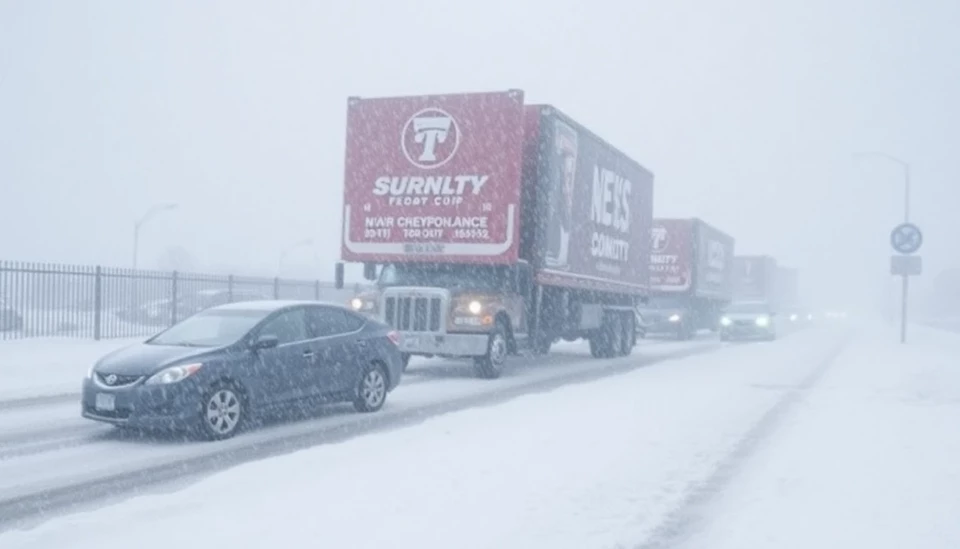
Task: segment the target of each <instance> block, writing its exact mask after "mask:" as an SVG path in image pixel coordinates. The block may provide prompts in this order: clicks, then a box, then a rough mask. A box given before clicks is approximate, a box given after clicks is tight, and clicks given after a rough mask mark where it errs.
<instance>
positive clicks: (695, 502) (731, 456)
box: [633, 332, 852, 549]
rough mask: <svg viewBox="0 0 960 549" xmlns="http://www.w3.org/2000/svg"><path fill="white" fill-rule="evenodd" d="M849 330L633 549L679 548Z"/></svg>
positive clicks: (814, 379) (847, 338) (811, 383)
mask: <svg viewBox="0 0 960 549" xmlns="http://www.w3.org/2000/svg"><path fill="white" fill-rule="evenodd" d="M851 339H852V337H851V334H850V333H849V332H848V333H846V334H844V336H843V337H842V338H841V340H840V342H838V343H837V344H836V345H834V346H833V347H832V348H831V349H830V351H829V352H828V353H827V355H826V357H824V358H823V359H822V360H821V361H820V363H819V364H818V365H817V366H816V367H815V368H814V369H813V371H811V372H810V373H809V374H807V376H806V377H804V378H803V379H802V380H801V381H800V383H799V384H797V385H794V386H792V388H791V389H790V390H789V391H788V392H787V393H786V394H785V395H783V397H781V398H780V400H778V401H777V402H776V403H775V404H774V405H773V406H772V407H771V408H769V409H768V410H767V411H766V412H764V414H763V415H762V416H760V419H759V420H757V422H756V423H754V424H753V426H752V427H750V428H749V430H747V431H746V432H745V433H744V435H743V436H742V437H740V439H739V440H738V441H737V443H736V444H735V445H734V447H733V449H732V450H731V451H730V452H729V453H728V454H727V455H726V456H725V457H724V458H723V459H721V460H720V462H719V463H718V464H717V466H716V467H715V468H714V470H713V472H712V473H711V474H710V475H709V476H707V477H706V478H705V479H702V480H699V481H696V482H693V483H692V484H691V485H690V486H689V487H688V489H687V491H686V494H685V495H684V496H683V498H682V499H681V501H680V502H679V503H678V504H677V506H676V507H675V508H674V510H673V511H672V512H670V513H669V514H668V515H667V517H666V518H665V519H664V520H662V521H661V522H660V523H659V524H658V525H657V526H656V527H655V528H654V529H653V532H652V533H651V534H650V536H649V537H648V538H647V540H646V541H644V542H641V543H639V544H637V545H635V546H633V549H667V548H670V547H677V546H679V545H680V544H681V543H683V542H684V541H685V540H686V539H687V538H688V537H689V536H691V535H692V534H693V533H694V532H695V530H696V529H697V527H698V526H699V524H700V523H701V521H702V520H703V519H704V517H705V512H706V510H707V506H708V504H709V503H710V502H711V501H712V500H713V498H714V497H716V496H718V495H719V494H720V493H721V492H722V491H723V489H724V488H725V487H726V486H727V485H728V484H730V482H731V481H733V480H734V478H735V477H736V475H737V473H738V472H739V471H740V470H741V468H742V467H743V466H744V464H745V463H746V462H748V461H749V459H750V457H751V456H752V455H753V454H754V453H756V451H757V450H758V449H759V448H760V447H761V446H762V445H763V444H764V443H765V442H766V441H767V440H769V438H770V437H771V436H772V435H773V434H775V433H776V430H777V427H778V426H779V425H780V422H781V421H782V420H783V419H784V417H786V415H787V414H788V413H789V412H790V411H791V409H792V408H793V406H794V404H796V403H797V402H798V401H799V400H800V398H801V397H802V396H803V394H804V393H806V392H807V391H809V390H811V389H812V388H813V387H814V386H815V385H816V384H817V383H818V382H819V381H820V380H821V379H822V378H823V376H824V374H826V373H827V371H828V370H829V369H830V367H831V366H833V364H834V362H835V361H836V359H837V357H839V356H840V354H841V353H842V352H843V350H844V349H845V348H846V346H847V345H848V344H849V343H850V341H851Z"/></svg>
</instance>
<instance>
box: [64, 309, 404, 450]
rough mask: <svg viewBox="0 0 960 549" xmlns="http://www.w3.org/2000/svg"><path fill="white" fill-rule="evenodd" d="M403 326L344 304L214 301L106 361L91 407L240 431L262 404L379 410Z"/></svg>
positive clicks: (87, 410) (90, 384)
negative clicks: (216, 303)
mask: <svg viewBox="0 0 960 549" xmlns="http://www.w3.org/2000/svg"><path fill="white" fill-rule="evenodd" d="M398 342H399V335H398V334H397V332H395V331H393V330H392V329H391V328H390V327H389V326H387V325H386V324H383V323H381V322H378V321H376V320H373V319H370V318H367V317H365V316H362V315H359V314H356V313H354V312H352V311H349V310H347V309H346V308H345V307H341V306H338V305H332V304H325V303H318V302H301V301H250V302H243V303H232V304H227V305H221V306H218V307H212V308H209V309H206V310H204V311H201V312H200V313H197V314H196V315H194V316H191V317H189V318H186V319H184V320H183V321H181V322H179V323H177V324H175V325H174V326H172V327H170V328H168V329H167V330H164V331H163V332H161V333H159V334H158V335H156V336H154V337H152V338H150V339H148V340H146V341H145V342H143V343H139V344H136V345H132V346H130V347H127V348H124V349H121V350H119V351H115V352H113V353H111V354H109V355H107V356H105V357H103V358H102V359H100V361H99V362H97V363H96V364H95V365H94V366H93V367H92V368H91V369H90V371H89V372H88V374H87V377H86V379H84V381H83V395H82V401H83V402H82V415H83V417H86V418H88V419H93V420H96V421H102V422H106V423H112V424H115V425H119V426H126V427H135V428H143V429H170V428H183V427H185V428H199V431H200V433H201V434H202V435H204V436H205V437H206V438H209V439H224V438H229V437H232V436H233V435H234V434H236V432H237V430H238V429H239V428H240V427H242V425H243V424H244V422H245V421H246V420H247V419H249V418H250V417H251V416H252V415H254V414H256V413H257V412H260V411H266V410H269V409H271V408H276V407H278V406H287V405H290V404H291V403H304V402H308V403H311V402H312V403H317V404H320V403H324V402H342V401H348V402H352V403H353V405H354V407H355V408H356V409H357V410H358V411H361V412H374V411H377V410H379V409H380V408H381V407H382V406H383V404H384V402H385V400H386V398H387V394H388V393H389V392H390V391H392V390H393V389H394V388H395V387H396V386H397V384H399V383H400V377H401V375H402V371H403V361H402V359H401V356H400V350H399V348H398V346H397V344H398Z"/></svg>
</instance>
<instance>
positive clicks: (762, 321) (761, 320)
mask: <svg viewBox="0 0 960 549" xmlns="http://www.w3.org/2000/svg"><path fill="white" fill-rule="evenodd" d="M769 325H770V318H769V317H765V316H761V317H757V326H760V327H761V328H762V327H764V326H769Z"/></svg>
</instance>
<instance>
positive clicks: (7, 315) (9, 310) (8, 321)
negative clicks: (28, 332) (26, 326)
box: [0, 300, 23, 332]
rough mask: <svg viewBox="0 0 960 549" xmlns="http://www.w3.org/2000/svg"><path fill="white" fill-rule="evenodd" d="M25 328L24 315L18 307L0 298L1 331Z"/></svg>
mask: <svg viewBox="0 0 960 549" xmlns="http://www.w3.org/2000/svg"><path fill="white" fill-rule="evenodd" d="M22 329H23V316H22V315H21V314H20V313H19V312H17V310H16V309H14V308H13V307H11V306H10V305H7V304H6V303H5V302H3V301H2V300H0V332H12V331H15V330H22Z"/></svg>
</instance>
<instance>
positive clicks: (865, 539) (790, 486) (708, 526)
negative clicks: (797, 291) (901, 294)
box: [684, 327, 960, 549]
mask: <svg viewBox="0 0 960 549" xmlns="http://www.w3.org/2000/svg"><path fill="white" fill-rule="evenodd" d="M872 335H873V337H865V338H862V339H860V340H859V341H857V342H856V344H854V345H853V346H851V347H850V348H849V349H848V350H847V351H846V352H845V353H844V354H843V355H842V357H841V359H840V360H839V361H838V363H837V364H836V365H835V366H834V367H833V368H831V370H830V371H829V372H828V373H827V375H826V376H825V377H824V378H823V380H822V381H821V382H820V383H819V384H818V385H817V386H816V387H815V388H814V390H812V391H811V392H810V394H809V395H807V397H806V399H805V400H804V401H803V403H802V405H801V406H798V407H797V409H796V410H795V413H793V414H791V415H790V416H788V418H787V420H786V421H785V423H784V424H783V425H782V427H781V429H779V430H778V432H777V433H776V434H775V435H774V436H773V437H771V439H770V440H768V441H767V442H766V443H765V444H764V446H763V449H762V450H761V451H759V452H758V453H757V454H756V455H755V456H754V458H753V459H751V460H750V462H749V464H747V466H746V467H744V468H743V470H744V473H743V474H742V475H741V476H740V477H738V478H737V479H736V481H735V482H733V483H731V486H729V488H728V489H727V492H726V493H725V494H724V495H723V496H722V497H721V498H719V499H718V500H717V501H716V502H715V503H714V504H712V505H710V506H708V508H707V509H705V513H706V514H707V515H708V516H709V519H707V520H706V521H705V527H704V529H703V530H702V531H701V532H700V533H699V534H697V535H695V536H694V537H692V539H689V540H688V543H687V544H686V545H684V547H689V548H691V549H693V548H700V547H710V548H711V549H727V548H729V549H734V548H736V549H743V548H753V547H758V548H759V547H777V548H778V549H791V548H797V549H799V548H803V549H809V548H810V547H870V548H871V549H880V548H891V549H894V548H896V549H901V548H904V547H924V548H930V549H933V548H953V547H960V519H958V517H960V466H958V464H960V360H958V359H960V337H958V336H957V335H954V334H950V333H946V332H942V331H939V330H934V329H927V328H918V327H912V328H911V330H910V333H909V335H908V344H907V345H905V346H904V345H899V343H898V341H899V333H898V331H897V330H896V329H894V328H891V329H886V330H876V331H874V332H873V333H872Z"/></svg>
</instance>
